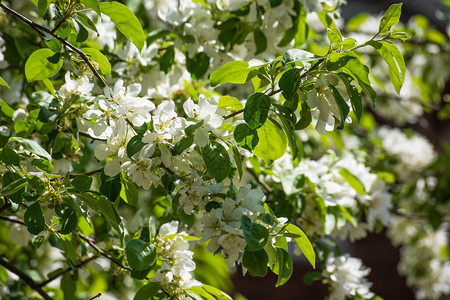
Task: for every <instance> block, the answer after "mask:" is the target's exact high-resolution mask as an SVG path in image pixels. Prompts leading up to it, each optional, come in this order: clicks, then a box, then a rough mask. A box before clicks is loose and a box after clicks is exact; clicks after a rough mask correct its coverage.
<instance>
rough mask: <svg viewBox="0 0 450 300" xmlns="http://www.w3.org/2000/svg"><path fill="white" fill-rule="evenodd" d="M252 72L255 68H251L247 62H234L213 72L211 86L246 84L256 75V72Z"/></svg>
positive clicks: (210, 79)
mask: <svg viewBox="0 0 450 300" xmlns="http://www.w3.org/2000/svg"><path fill="white" fill-rule="evenodd" d="M252 70H253V68H249V64H248V62H246V61H242V60H238V61H232V62H229V63H226V64H224V65H223V66H221V67H219V68H218V69H217V70H215V71H214V72H212V74H211V77H210V78H209V84H210V85H211V86H212V87H215V86H217V85H219V84H222V83H225V82H230V83H237V84H242V83H246V82H247V81H249V80H250V79H252V78H253V77H254V76H255V75H256V72H251V71H252Z"/></svg>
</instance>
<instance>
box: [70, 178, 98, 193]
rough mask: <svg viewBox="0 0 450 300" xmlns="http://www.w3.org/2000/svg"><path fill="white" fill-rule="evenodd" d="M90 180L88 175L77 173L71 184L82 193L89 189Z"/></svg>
mask: <svg viewBox="0 0 450 300" xmlns="http://www.w3.org/2000/svg"><path fill="white" fill-rule="evenodd" d="M92 181H93V179H92V177H90V176H87V175H79V176H77V177H75V178H74V179H73V180H72V182H71V184H72V185H73V186H74V187H75V189H76V190H77V191H78V192H80V193H83V192H87V191H89V190H90V189H91V185H92Z"/></svg>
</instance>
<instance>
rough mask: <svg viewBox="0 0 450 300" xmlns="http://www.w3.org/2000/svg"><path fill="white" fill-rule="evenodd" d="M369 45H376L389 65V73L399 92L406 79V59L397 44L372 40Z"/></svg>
mask: <svg viewBox="0 0 450 300" xmlns="http://www.w3.org/2000/svg"><path fill="white" fill-rule="evenodd" d="M367 44H368V45H370V46H372V47H374V48H375V49H376V50H377V51H378V53H380V55H381V57H383V59H384V61H385V62H386V63H387V65H388V67H389V75H390V77H391V81H392V85H393V86H394V88H395V91H396V92H397V94H399V95H400V89H401V88H402V85H403V82H404V81H405V61H404V59H403V55H402V53H401V52H400V50H398V48H397V46H396V45H395V44H392V43H391V42H388V41H370V42H367Z"/></svg>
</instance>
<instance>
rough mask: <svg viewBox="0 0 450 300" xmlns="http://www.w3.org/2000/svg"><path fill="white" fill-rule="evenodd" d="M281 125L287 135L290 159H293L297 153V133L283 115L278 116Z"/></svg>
mask: <svg viewBox="0 0 450 300" xmlns="http://www.w3.org/2000/svg"><path fill="white" fill-rule="evenodd" d="M280 120H281V126H282V127H283V130H284V133H285V134H286V136H287V140H288V144H289V148H290V149H291V155H292V160H295V159H296V158H297V156H298V154H299V150H298V146H297V135H296V134H295V131H294V128H293V126H292V123H291V122H290V121H289V120H288V119H287V118H286V117H285V116H283V115H281V116H280Z"/></svg>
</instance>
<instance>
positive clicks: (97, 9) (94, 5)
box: [80, 0, 101, 16]
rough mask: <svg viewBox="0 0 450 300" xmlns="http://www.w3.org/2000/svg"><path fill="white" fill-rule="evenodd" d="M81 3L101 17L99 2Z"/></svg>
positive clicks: (83, 0)
mask: <svg viewBox="0 0 450 300" xmlns="http://www.w3.org/2000/svg"><path fill="white" fill-rule="evenodd" d="M80 2H81V3H82V4H84V5H86V6H89V7H90V8H92V9H93V10H94V11H95V12H96V13H97V14H98V15H99V16H101V11H100V4H99V3H98V0H80Z"/></svg>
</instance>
